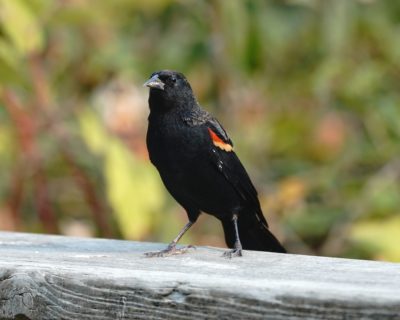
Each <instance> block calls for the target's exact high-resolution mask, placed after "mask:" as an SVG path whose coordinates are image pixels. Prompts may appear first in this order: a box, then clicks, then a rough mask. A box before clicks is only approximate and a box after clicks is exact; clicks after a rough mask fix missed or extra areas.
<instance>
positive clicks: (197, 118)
mask: <svg viewBox="0 0 400 320" xmlns="http://www.w3.org/2000/svg"><path fill="white" fill-rule="evenodd" d="M144 85H145V86H147V87H149V88H150V96H149V107H150V115H149V126H148V130H147V148H148V151H149V155H150V160H151V162H152V163H153V164H154V165H155V166H156V168H157V169H158V171H159V173H160V176H161V179H162V181H163V182H164V184H165V186H166V188H167V189H168V191H169V192H170V193H171V195H172V196H173V197H174V198H175V200H176V201H177V202H178V203H179V204H180V205H181V206H182V207H183V208H184V209H185V210H186V212H187V215H188V217H189V222H188V223H187V224H186V225H185V227H184V228H183V229H182V230H181V231H180V232H179V234H178V236H177V237H176V238H175V239H174V240H173V241H172V242H171V243H170V244H169V245H168V247H167V248H166V249H165V250H162V251H159V252H149V253H147V255H148V256H165V255H169V254H176V253H182V252H184V251H186V249H187V248H188V247H186V248H183V249H177V248H176V244H177V242H178V241H179V239H180V238H181V237H182V236H183V234H184V233H185V232H186V231H187V230H188V229H189V228H190V227H191V226H192V225H193V223H195V222H196V220H197V218H198V217H199V215H200V213H201V212H202V211H203V212H206V213H209V214H211V215H213V216H214V217H216V218H218V219H219V220H220V221H221V222H222V226H223V228H224V233H225V241H226V244H227V246H228V247H229V248H233V250H231V251H229V252H226V253H225V254H224V255H225V256H228V257H232V256H241V255H242V248H243V249H249V250H259V251H273V252H286V251H285V249H284V248H283V246H282V245H281V244H280V243H279V241H278V240H277V239H276V238H275V237H274V235H273V234H272V233H271V232H270V231H269V229H268V224H267V221H266V220H265V218H264V216H263V213H262V211H261V207H260V202H259V201H258V197H257V191H256V189H255V188H254V186H253V184H252V182H251V180H250V178H249V176H248V174H247V172H246V170H245V169H244V167H243V165H242V164H241V162H240V160H239V158H238V157H237V155H236V153H235V152H234V150H233V144H232V141H231V140H230V139H229V137H228V135H227V134H226V132H225V130H224V128H222V126H221V124H220V123H219V122H218V121H217V120H216V119H215V118H213V117H212V116H211V115H210V114H209V113H208V112H207V111H205V110H203V109H202V108H201V107H200V105H199V103H198V102H197V100H196V98H195V96H194V94H193V91H192V88H191V87H190V84H189V82H188V81H187V80H186V78H185V77H184V76H183V75H182V74H181V73H178V72H175V71H169V70H164V71H159V72H155V73H153V74H152V75H151V77H150V79H149V80H148V81H147V82H146V83H145V84H144ZM189 247H190V246H189Z"/></svg>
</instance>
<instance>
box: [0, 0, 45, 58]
mask: <svg viewBox="0 0 400 320" xmlns="http://www.w3.org/2000/svg"><path fill="white" fill-rule="evenodd" d="M0 10H1V15H0V17H1V23H2V27H3V29H4V31H5V33H6V34H7V36H8V37H9V39H10V40H11V41H12V43H13V44H14V46H15V47H16V49H17V50H18V52H19V53H21V54H22V55H26V54H30V53H34V52H37V51H39V50H40V49H41V48H42V46H43V33H42V30H41V28H40V25H39V21H38V20H37V17H36V16H35V15H34V13H33V12H32V11H31V8H30V7H29V6H28V5H27V3H26V2H25V1H24V0H12V1H10V0H1V1H0Z"/></svg>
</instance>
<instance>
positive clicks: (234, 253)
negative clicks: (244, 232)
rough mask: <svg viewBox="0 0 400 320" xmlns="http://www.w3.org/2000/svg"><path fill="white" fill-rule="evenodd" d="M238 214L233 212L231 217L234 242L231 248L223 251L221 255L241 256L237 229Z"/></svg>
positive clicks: (227, 256) (229, 256)
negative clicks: (233, 228)
mask: <svg viewBox="0 0 400 320" xmlns="http://www.w3.org/2000/svg"><path fill="white" fill-rule="evenodd" d="M237 220H238V216H237V214H234V215H233V217H232V222H233V226H234V227H235V244H234V246H233V249H232V250H229V251H227V252H224V254H223V256H224V257H226V258H229V259H231V258H233V257H241V256H242V244H241V243H240V238H239V229H238V222H237Z"/></svg>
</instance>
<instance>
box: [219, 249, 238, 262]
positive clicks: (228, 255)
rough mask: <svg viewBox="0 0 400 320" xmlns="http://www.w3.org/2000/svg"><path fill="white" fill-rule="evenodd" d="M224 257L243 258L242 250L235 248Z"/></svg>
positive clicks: (226, 252) (225, 253)
mask: <svg viewBox="0 0 400 320" xmlns="http://www.w3.org/2000/svg"><path fill="white" fill-rule="evenodd" d="M222 256H223V257H225V258H228V259H232V258H233V257H242V256H243V254H242V248H235V249H232V250H229V251H225V252H224V254H223V255H222Z"/></svg>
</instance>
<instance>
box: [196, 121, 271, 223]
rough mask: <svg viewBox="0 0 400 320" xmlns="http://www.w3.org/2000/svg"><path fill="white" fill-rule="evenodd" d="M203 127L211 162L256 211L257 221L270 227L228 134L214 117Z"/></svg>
mask: <svg viewBox="0 0 400 320" xmlns="http://www.w3.org/2000/svg"><path fill="white" fill-rule="evenodd" d="M203 127H204V130H207V134H208V135H209V137H210V153H211V161H212V162H213V163H214V164H215V165H216V167H217V169H218V171H219V172H221V174H223V176H224V177H225V178H226V180H227V181H228V182H229V183H231V184H232V186H233V187H234V188H235V190H236V191H237V193H238V194H239V195H240V197H241V198H242V199H243V201H244V203H245V204H246V205H247V206H249V207H250V208H252V209H253V210H254V213H255V215H256V217H257V219H258V220H259V221H260V222H262V223H263V224H264V225H265V226H266V227H268V223H267V221H266V220H265V218H264V215H263V214H262V211H261V207H260V202H259V200H258V196H257V191H256V189H255V187H254V186H253V183H252V182H251V180H250V177H249V175H248V174H247V172H246V170H245V168H244V167H243V165H242V163H241V162H240V160H239V158H238V156H237V155H236V153H235V152H234V150H233V143H232V141H231V139H230V138H229V136H228V134H227V133H226V131H225V130H224V128H223V127H222V126H221V124H220V123H219V122H218V120H216V119H214V118H212V117H210V118H209V119H208V120H207V121H206V122H205V123H204V124H203Z"/></svg>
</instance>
